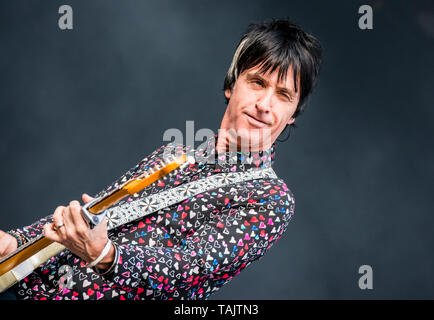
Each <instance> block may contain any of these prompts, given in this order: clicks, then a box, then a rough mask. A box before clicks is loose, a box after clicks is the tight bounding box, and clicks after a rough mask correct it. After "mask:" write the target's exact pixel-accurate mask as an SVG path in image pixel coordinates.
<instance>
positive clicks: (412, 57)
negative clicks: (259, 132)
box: [0, 0, 434, 299]
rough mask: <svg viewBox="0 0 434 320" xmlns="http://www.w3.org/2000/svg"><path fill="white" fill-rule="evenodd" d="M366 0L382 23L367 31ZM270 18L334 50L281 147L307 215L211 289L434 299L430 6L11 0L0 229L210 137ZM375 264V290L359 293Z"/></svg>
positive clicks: (3, 13) (1, 79)
mask: <svg viewBox="0 0 434 320" xmlns="http://www.w3.org/2000/svg"><path fill="white" fill-rule="evenodd" d="M61 4H70V5H71V6H72V7H73V10H74V30H72V31H61V30H60V29H59V28H58V26H57V20H58V17H59V14H58V13H57V10H58V8H59V6H60V5H61ZM362 4H371V5H372V7H373V9H374V29H373V30H368V31H363V30H360V29H359V28H358V18H359V14H358V8H359V6H360V5H362ZM270 18H290V19H292V20H293V21H294V22H296V23H297V24H299V25H301V26H302V27H303V28H304V29H305V30H306V31H308V32H311V33H313V34H314V35H315V36H317V37H318V38H319V39H320V41H321V42H322V44H323V47H324V64H323V68H322V74H321V78H320V82H319V84H318V88H317V91H316V92H315V93H314V95H313V96H312V99H311V100H310V105H309V107H308V109H307V111H306V112H305V114H303V115H302V116H301V117H300V118H299V119H298V121H297V122H296V123H297V124H298V126H299V128H298V129H296V131H295V133H294V134H293V135H292V136H291V138H290V139H289V140H288V141H287V142H285V143H278V145H277V155H276V159H277V160H276V165H275V170H276V172H277V173H278V174H279V175H280V176H281V177H282V178H284V179H285V180H286V182H287V184H288V186H289V187H290V188H291V190H292V191H293V193H294V195H295V198H296V214H295V215H294V218H293V220H292V222H291V223H290V225H289V226H288V230H287V232H286V234H285V235H284V236H283V237H282V239H281V240H280V241H279V242H277V244H276V245H275V246H274V247H273V248H271V250H270V252H269V253H268V255H266V256H265V257H264V258H263V259H262V261H261V262H259V263H256V264H253V265H252V266H250V267H249V268H247V269H246V270H245V271H244V272H242V273H241V274H240V275H239V276H238V277H237V278H235V279H234V280H233V281H232V282H230V283H229V284H228V285H226V287H224V288H223V289H222V290H221V291H220V292H218V293H217V294H215V295H214V296H213V299H217V298H218V299H374V298H375V299H403V298H406V299H416V298H424V299H426V298H429V299H432V298H434V274H433V270H434V259H433V253H432V252H433V249H434V241H433V240H434V239H433V225H434V224H433V222H434V215H433V213H434V212H433V204H434V201H433V198H434V197H433V196H432V194H431V192H432V191H433V174H434V153H433V147H432V137H433V133H434V132H433V120H434V108H433V101H434V99H433V96H434V93H433V83H434V74H433V70H434V64H433V57H434V5H433V3H432V2H429V1H412V2H411V3H410V1H307V0H303V1H288V0H285V1H251V0H250V1H203V0H201V1H199V0H195V1H193V0H188V1H186V0H182V1H161V0H158V1H107V0H106V1H95V0H93V1H71V0H70V1H67V2H66V1H47V0H44V1H42V0H41V1H36V0H32V1H2V2H1V4H0V40H1V43H0V116H1V118H0V148H1V149H0V161H1V167H0V179H1V182H2V187H1V188H2V192H1V198H0V201H1V204H2V213H1V216H0V217H1V219H0V229H3V230H7V229H9V228H14V227H19V226H23V225H27V224H30V223H31V222H33V221H35V220H37V219H38V218H39V217H42V216H46V215H48V214H50V213H52V211H53V210H54V209H55V207H56V206H58V205H60V204H66V203H67V202H69V201H70V200H73V199H79V198H80V195H81V193H82V192H88V193H90V194H93V193H96V192H98V191H99V190H100V189H101V188H103V187H104V186H105V185H106V184H108V183H111V182H112V181H113V180H114V179H115V178H117V177H118V176H119V175H121V174H122V173H123V172H124V171H126V170H127V169H129V168H130V167H132V166H133V165H135V164H136V163H137V162H138V161H139V160H140V159H142V158H143V157H144V156H146V155H147V154H148V153H150V152H151V151H152V150H154V149H155V148H156V147H159V146H160V145H162V144H163V143H164V142H163V141H162V137H163V132H164V131H165V130H166V129H168V128H179V129H181V130H182V131H183V132H185V121H186V120H194V121H195V129H196V130H198V129H200V128H210V129H212V130H216V129H217V128H218V127H219V124H220V119H221V117H222V115H223V113H224V110H225V104H224V99H223V94H222V86H223V78H224V75H225V72H226V71H227V68H228V67H229V64H230V62H231V59H232V55H233V52H234V50H235V46H236V44H237V43H238V40H239V38H240V36H241V34H242V33H243V31H244V30H245V28H246V27H247V25H248V24H249V23H250V22H261V21H263V20H267V19H270ZM364 264H368V265H371V266H372V268H373V271H374V282H373V284H374V289H373V290H364V291H363V290H360V289H359V287H358V279H359V276H360V275H359V274H358V269H359V266H361V265H364Z"/></svg>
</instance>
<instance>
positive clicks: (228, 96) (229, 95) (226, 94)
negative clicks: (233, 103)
mask: <svg viewBox="0 0 434 320" xmlns="http://www.w3.org/2000/svg"><path fill="white" fill-rule="evenodd" d="M231 95H232V91H231V90H229V89H226V90H225V97H226V98H228V99H230V98H231Z"/></svg>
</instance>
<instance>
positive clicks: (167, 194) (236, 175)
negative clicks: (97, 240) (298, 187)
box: [106, 167, 277, 230]
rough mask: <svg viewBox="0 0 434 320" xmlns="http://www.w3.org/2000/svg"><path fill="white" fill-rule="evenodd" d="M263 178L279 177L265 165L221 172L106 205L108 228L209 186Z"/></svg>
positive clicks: (152, 211) (220, 185) (181, 199)
mask: <svg viewBox="0 0 434 320" xmlns="http://www.w3.org/2000/svg"><path fill="white" fill-rule="evenodd" d="M262 178H277V176H276V173H275V172H274V170H273V169H272V168H271V167H270V168H266V169H256V170H248V171H241V172H230V173H219V174H215V175H212V176H209V177H206V178H202V179H199V180H196V181H192V182H188V183H186V184H183V185H180V186H178V187H174V188H171V189H168V190H165V191H162V192H159V193H156V194H152V195H150V196H148V197H145V198H139V199H137V200H133V201H131V202H128V203H123V204H121V205H119V206H114V207H111V208H109V209H107V213H106V217H107V219H108V226H107V227H108V230H112V229H114V228H116V227H119V226H122V225H124V224H127V223H129V222H132V221H134V220H138V219H141V218H143V217H145V216H147V215H149V214H152V213H154V212H157V211H159V210H161V209H164V208H166V207H169V206H171V205H174V204H176V203H179V202H181V201H184V200H186V199H188V198H190V197H194V196H196V195H198V194H200V193H204V192H206V191H208V190H212V189H216V188H222V187H226V186H229V185H232V184H237V183H240V182H244V181H248V180H256V179H262Z"/></svg>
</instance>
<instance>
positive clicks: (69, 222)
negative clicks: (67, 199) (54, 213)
mask: <svg viewBox="0 0 434 320" xmlns="http://www.w3.org/2000/svg"><path fill="white" fill-rule="evenodd" d="M63 221H64V223H65V229H68V231H72V230H74V220H73V219H72V215H71V208H70V207H69V206H67V207H65V209H64V210H63Z"/></svg>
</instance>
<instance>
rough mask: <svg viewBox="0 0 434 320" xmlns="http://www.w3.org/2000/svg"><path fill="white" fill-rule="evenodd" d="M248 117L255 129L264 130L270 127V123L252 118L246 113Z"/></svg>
mask: <svg viewBox="0 0 434 320" xmlns="http://www.w3.org/2000/svg"><path fill="white" fill-rule="evenodd" d="M244 114H245V115H246V116H247V121H248V122H249V123H250V125H252V126H253V127H256V128H264V127H267V126H269V125H270V123H268V122H265V121H263V120H260V119H258V118H255V117H254V116H251V115H250V114H248V113H244Z"/></svg>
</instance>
